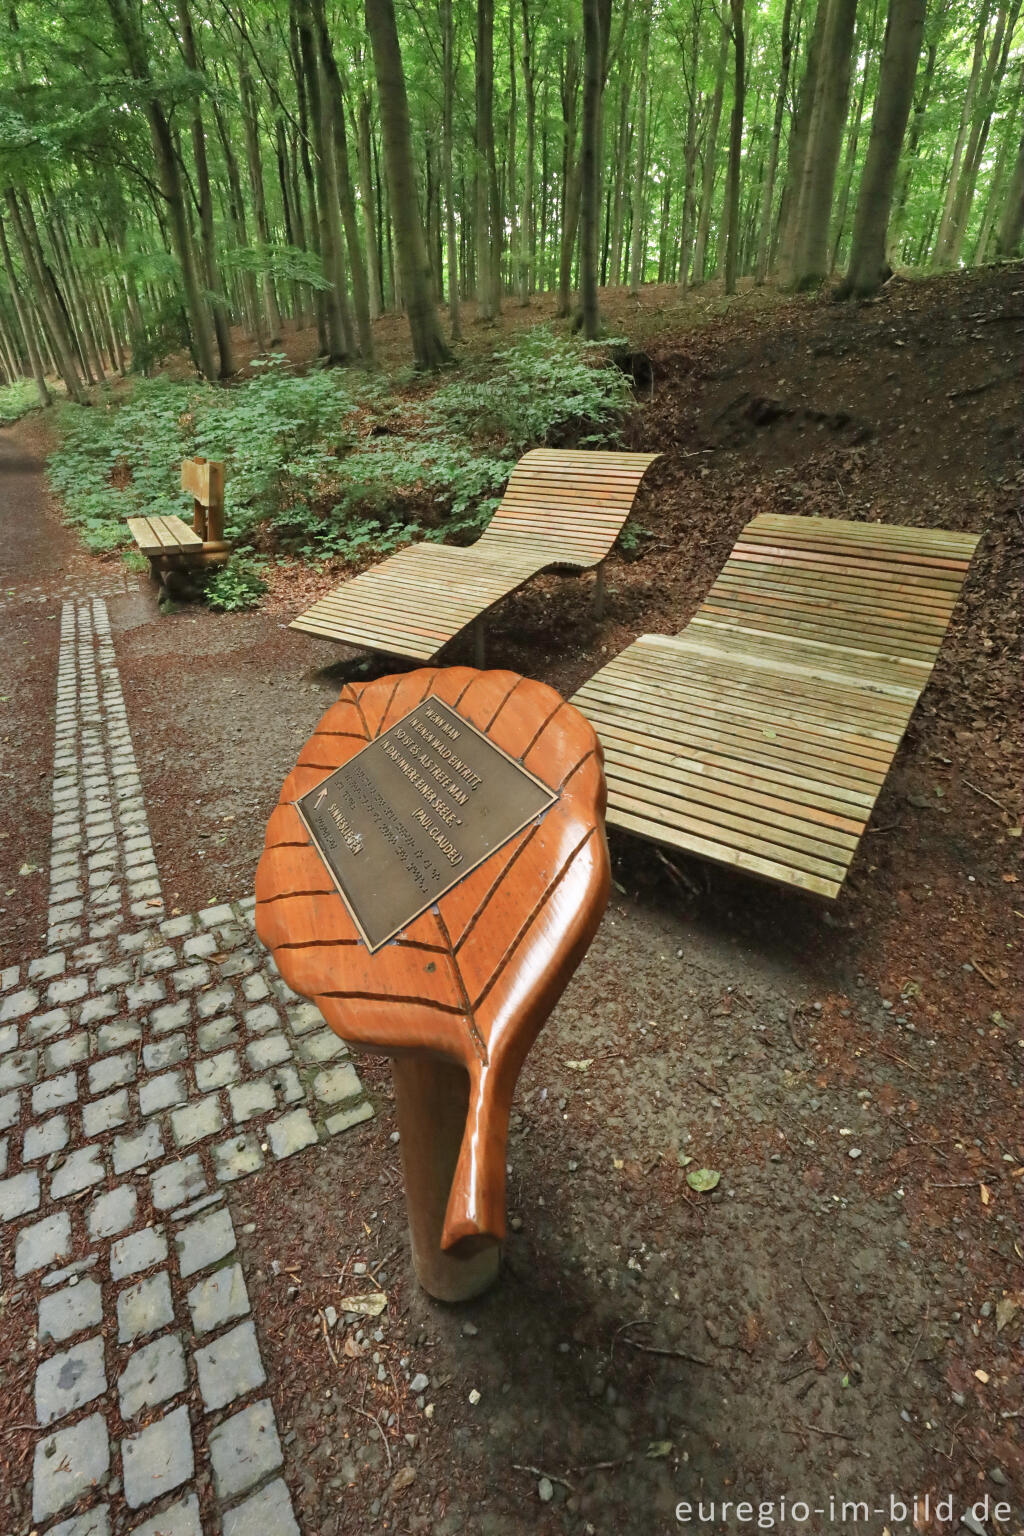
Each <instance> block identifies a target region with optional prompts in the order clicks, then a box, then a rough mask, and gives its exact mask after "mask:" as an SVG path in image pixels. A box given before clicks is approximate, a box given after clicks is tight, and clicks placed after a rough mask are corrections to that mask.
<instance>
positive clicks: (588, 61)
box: [580, 0, 612, 341]
mask: <svg viewBox="0 0 1024 1536" xmlns="http://www.w3.org/2000/svg"><path fill="white" fill-rule="evenodd" d="M611 9H612V7H611V0H583V139H582V144H581V148H580V310H581V314H582V326H583V334H584V336H586V338H587V339H588V341H595V340H596V339H597V337H598V336H599V335H600V334H601V315H600V311H599V309H598V302H597V277H598V246H599V240H600V234H601V103H602V98H603V96H604V75H605V64H606V60H607V56H608V29H609V26H610V24H611Z"/></svg>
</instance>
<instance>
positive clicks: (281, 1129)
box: [267, 1109, 317, 1157]
mask: <svg viewBox="0 0 1024 1536" xmlns="http://www.w3.org/2000/svg"><path fill="white" fill-rule="evenodd" d="M267 1136H268V1137H269V1139H270V1145H271V1147H272V1149H273V1152H274V1156H275V1157H291V1156H292V1155H293V1153H295V1152H301V1150H302V1148H303V1147H311V1146H312V1145H313V1144H314V1142H315V1141H316V1140H317V1134H316V1126H315V1125H314V1124H313V1122H312V1120H311V1119H310V1117H309V1111H308V1110H307V1109H293V1110H292V1111H291V1112H290V1113H289V1114H287V1115H282V1116H281V1118H280V1120H272V1121H271V1122H270V1124H269V1125H268V1126H267Z"/></svg>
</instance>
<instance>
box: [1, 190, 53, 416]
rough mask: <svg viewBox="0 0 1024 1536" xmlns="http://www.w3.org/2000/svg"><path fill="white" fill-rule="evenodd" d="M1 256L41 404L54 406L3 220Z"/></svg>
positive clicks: (33, 326)
mask: <svg viewBox="0 0 1024 1536" xmlns="http://www.w3.org/2000/svg"><path fill="white" fill-rule="evenodd" d="M0 256H2V257H3V263H4V272H5V273H6V274H7V286H8V288H9V289H10V290H11V301H12V303H13V305H14V313H15V314H16V315H17V317H18V324H19V326H20V327H21V335H22V340H23V341H24V343H25V355H26V356H27V358H28V362H29V367H30V368H31V370H32V377H33V379H34V380H35V385H36V391H37V393H38V395H39V403H40V405H52V404H53V397H52V395H51V394H50V391H49V388H48V386H47V383H46V376H45V374H44V373H43V364H42V359H41V358H40V356H39V347H38V345H37V344H36V330H35V325H34V323H33V320H32V316H31V314H30V312H29V309H28V307H27V305H26V304H24V303H23V301H22V297H21V289H20V288H19V286H18V282H17V279H16V277H15V274H14V262H13V261H12V260H11V248H10V246H9V245H8V243H7V231H6V230H5V229H4V221H3V219H0Z"/></svg>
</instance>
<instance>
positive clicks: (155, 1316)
mask: <svg viewBox="0 0 1024 1536" xmlns="http://www.w3.org/2000/svg"><path fill="white" fill-rule="evenodd" d="M173 1321H174V1303H173V1302H172V1300H171V1282H170V1280H169V1279H168V1277H167V1271H166V1270H163V1269H161V1270H159V1271H158V1272H157V1273H156V1274H155V1275H149V1276H147V1278H146V1279H145V1280H139V1281H137V1282H136V1284H135V1285H130V1286H129V1287H128V1289H127V1290H126V1291H122V1292H121V1293H120V1295H119V1296H118V1298H117V1337H118V1340H119V1341H120V1343H122V1344H127V1343H128V1342H129V1341H130V1340H131V1339H137V1338H139V1337H140V1335H142V1334H144V1333H156V1331H157V1329H158V1328H166V1326H167V1324H168V1323H172V1322H173Z"/></svg>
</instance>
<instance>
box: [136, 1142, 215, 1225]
mask: <svg viewBox="0 0 1024 1536" xmlns="http://www.w3.org/2000/svg"><path fill="white" fill-rule="evenodd" d="M149 1182H150V1187H151V1189H152V1191H153V1204H154V1205H155V1206H156V1208H157V1210H158V1211H171V1210H173V1209H174V1207H175V1206H176V1205H184V1204H185V1202H186V1200H194V1199H195V1198H196V1196H197V1195H204V1194H205V1193H206V1174H205V1173H204V1172H203V1165H202V1163H201V1162H200V1161H199V1156H198V1153H195V1152H193V1153H191V1155H190V1156H188V1157H183V1158H181V1159H180V1161H178V1162H176V1163H168V1164H167V1165H166V1166H165V1167H163V1168H158V1169H157V1171H156V1173H153V1174H150V1179H149Z"/></svg>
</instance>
